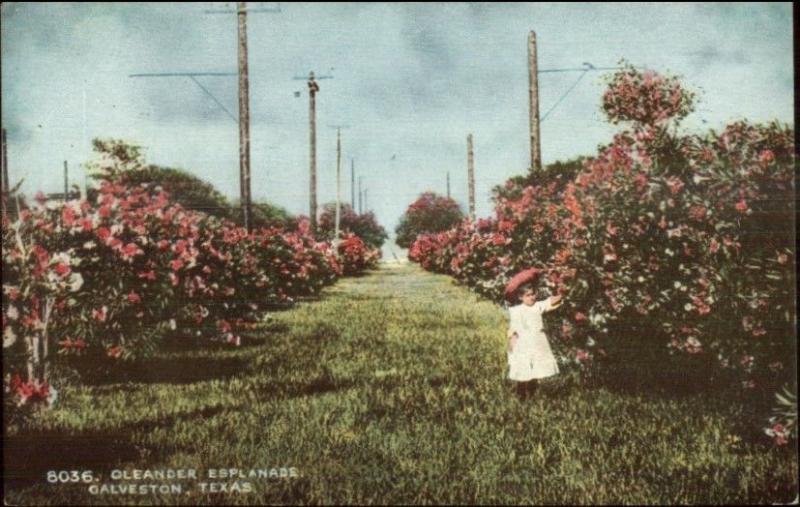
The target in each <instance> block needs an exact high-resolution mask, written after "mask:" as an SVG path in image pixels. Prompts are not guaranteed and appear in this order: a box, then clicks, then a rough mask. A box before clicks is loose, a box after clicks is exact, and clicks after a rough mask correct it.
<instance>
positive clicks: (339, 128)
mask: <svg viewBox="0 0 800 507" xmlns="http://www.w3.org/2000/svg"><path fill="white" fill-rule="evenodd" d="M331 128H335V129H336V228H335V233H334V236H333V241H334V243H335V244H338V242H339V229H340V222H341V216H342V178H341V174H342V129H346V128H348V125H331Z"/></svg>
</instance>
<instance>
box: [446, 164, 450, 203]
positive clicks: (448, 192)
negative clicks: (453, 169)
mask: <svg viewBox="0 0 800 507" xmlns="http://www.w3.org/2000/svg"><path fill="white" fill-rule="evenodd" d="M447 198H448V199H450V171H447Z"/></svg>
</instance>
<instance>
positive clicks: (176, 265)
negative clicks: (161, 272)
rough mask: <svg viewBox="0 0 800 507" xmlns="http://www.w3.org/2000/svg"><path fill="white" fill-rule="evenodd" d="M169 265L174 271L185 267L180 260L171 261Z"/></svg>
mask: <svg viewBox="0 0 800 507" xmlns="http://www.w3.org/2000/svg"><path fill="white" fill-rule="evenodd" d="M169 265H170V267H171V268H172V271H178V270H179V269H181V268H182V267H183V261H182V260H180V259H175V260H173V261H170V263H169Z"/></svg>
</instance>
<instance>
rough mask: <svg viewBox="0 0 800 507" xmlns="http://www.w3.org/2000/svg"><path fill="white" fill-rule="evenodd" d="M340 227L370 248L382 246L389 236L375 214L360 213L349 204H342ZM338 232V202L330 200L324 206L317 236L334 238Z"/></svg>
mask: <svg viewBox="0 0 800 507" xmlns="http://www.w3.org/2000/svg"><path fill="white" fill-rule="evenodd" d="M339 211H340V215H341V216H340V218H339V228H340V229H341V232H342V233H343V234H344V233H346V232H352V233H353V234H355V235H356V236H358V237H359V238H361V240H362V241H363V242H364V243H365V244H366V245H367V246H369V247H370V248H380V247H381V246H383V243H384V242H385V241H386V239H387V238H388V237H389V235H388V234H387V233H386V229H384V228H383V227H382V226H381V225H380V224H378V221H377V220H376V219H375V215H374V214H373V213H372V212H371V211H368V212H366V213H362V214H360V215H359V214H358V213H356V212H355V211H353V208H352V207H351V206H350V205H349V204H344V203H343V204H342V205H341V207H340V210H339ZM335 233H336V203H335V202H329V203H327V204H325V205H323V206H322V214H321V215H320V217H319V223H318V224H317V236H318V237H319V238H320V239H325V240H329V241H330V240H332V239H333V237H334V234H335Z"/></svg>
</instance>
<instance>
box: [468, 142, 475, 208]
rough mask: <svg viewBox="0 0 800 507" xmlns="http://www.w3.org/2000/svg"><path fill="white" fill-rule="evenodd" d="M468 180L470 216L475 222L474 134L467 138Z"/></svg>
mask: <svg viewBox="0 0 800 507" xmlns="http://www.w3.org/2000/svg"><path fill="white" fill-rule="evenodd" d="M467 179H468V183H469V216H470V217H471V218H472V221H473V222H474V221H475V163H474V161H473V158H472V134H469V135H468V136H467Z"/></svg>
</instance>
